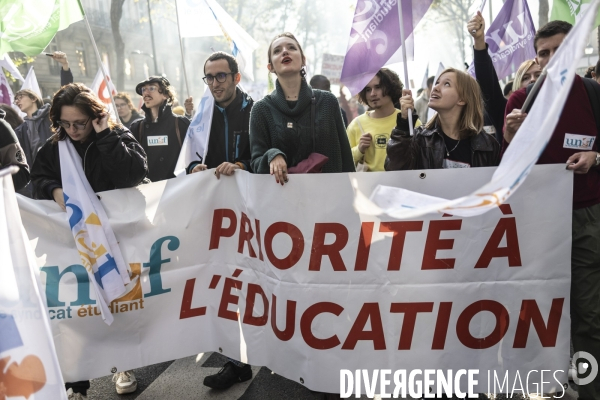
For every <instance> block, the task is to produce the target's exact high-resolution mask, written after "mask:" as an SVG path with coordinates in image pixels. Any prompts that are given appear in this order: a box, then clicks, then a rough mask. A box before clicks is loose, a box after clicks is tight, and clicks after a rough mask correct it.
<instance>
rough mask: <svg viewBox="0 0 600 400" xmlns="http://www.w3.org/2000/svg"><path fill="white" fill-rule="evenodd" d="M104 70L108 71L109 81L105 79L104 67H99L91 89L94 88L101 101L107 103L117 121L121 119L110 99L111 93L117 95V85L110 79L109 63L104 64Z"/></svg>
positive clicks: (109, 110)
mask: <svg viewBox="0 0 600 400" xmlns="http://www.w3.org/2000/svg"><path fill="white" fill-rule="evenodd" d="M104 70H105V71H106V80H107V81H108V83H107V81H105V80H104V75H103V74H102V69H101V68H98V72H97V73H96V77H95V78H94V81H93V82H92V87H91V88H90V89H92V91H93V92H94V93H95V94H96V96H98V98H99V99H100V101H102V102H103V103H104V104H106V107H107V108H108V112H110V113H111V116H112V117H114V118H115V120H116V121H119V118H118V115H117V113H116V112H115V110H113V106H112V102H111V100H110V93H112V94H113V96H114V95H116V94H117V88H116V87H115V85H113V83H112V81H111V80H110V72H109V70H108V65H106V64H104Z"/></svg>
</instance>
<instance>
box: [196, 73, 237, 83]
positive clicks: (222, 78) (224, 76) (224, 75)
mask: <svg viewBox="0 0 600 400" xmlns="http://www.w3.org/2000/svg"><path fill="white" fill-rule="evenodd" d="M230 74H231V75H235V73H234V72H219V73H218V74H217V75H215V76H212V75H206V76H205V77H204V78H202V80H203V81H204V83H206V84H207V85H212V84H213V83H214V82H215V79H216V80H217V82H219V83H223V82H225V80H226V79H227V75H230Z"/></svg>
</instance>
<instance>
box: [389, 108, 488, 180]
mask: <svg viewBox="0 0 600 400" xmlns="http://www.w3.org/2000/svg"><path fill="white" fill-rule="evenodd" d="M417 118H418V116H415V115H413V121H416V120H417ZM445 148H446V147H445V144H444V138H443V136H442V130H441V128H440V127H439V126H436V127H435V128H433V129H427V128H425V126H424V125H421V126H419V127H418V128H416V129H415V131H414V136H410V133H409V127H408V121H407V120H405V119H403V118H402V114H398V117H397V119H396V128H394V130H393V131H392V135H391V137H390V140H389V141H388V144H387V157H386V159H385V170H386V171H398V170H411V169H441V168H443V162H444V151H445ZM471 149H472V152H473V153H472V156H473V157H472V165H471V166H472V167H494V166H497V165H498V164H499V163H500V145H499V144H498V141H497V140H496V139H495V138H494V137H493V136H492V135H490V134H487V133H485V132H483V131H482V132H480V133H478V134H477V135H475V136H473V137H471Z"/></svg>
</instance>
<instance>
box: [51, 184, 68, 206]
mask: <svg viewBox="0 0 600 400" xmlns="http://www.w3.org/2000/svg"><path fill="white" fill-rule="evenodd" d="M52 197H53V198H54V201H55V202H56V204H58V205H59V206H60V208H62V210H63V211H67V207H65V196H64V194H63V190H62V188H56V189H54V190H52Z"/></svg>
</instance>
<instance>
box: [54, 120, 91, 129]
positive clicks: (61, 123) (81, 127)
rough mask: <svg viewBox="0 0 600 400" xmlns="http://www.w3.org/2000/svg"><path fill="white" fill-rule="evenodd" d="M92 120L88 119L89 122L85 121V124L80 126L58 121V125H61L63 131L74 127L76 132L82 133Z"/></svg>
mask: <svg viewBox="0 0 600 400" xmlns="http://www.w3.org/2000/svg"><path fill="white" fill-rule="evenodd" d="M90 119H92V118H88V120H87V121H85V124H80V123H77V122H75V123H73V124H71V123H70V122H66V121H56V123H57V124H58V125H60V126H61V127H62V128H63V129H69V128H70V127H71V125H73V128H75V130H76V131H82V130H84V129H85V127H86V125H87V124H88V122H90Z"/></svg>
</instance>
